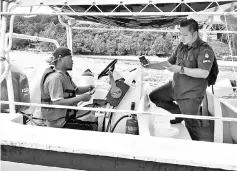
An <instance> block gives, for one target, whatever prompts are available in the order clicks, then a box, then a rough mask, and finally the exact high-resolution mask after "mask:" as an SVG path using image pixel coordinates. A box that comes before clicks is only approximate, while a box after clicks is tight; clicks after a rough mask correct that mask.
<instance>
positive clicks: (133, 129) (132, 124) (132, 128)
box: [126, 102, 139, 135]
mask: <svg viewBox="0 0 237 171" xmlns="http://www.w3.org/2000/svg"><path fill="white" fill-rule="evenodd" d="M134 109H135V102H132V104H131V110H134ZM126 134H134V135H139V129H138V121H137V115H136V114H131V116H130V118H129V119H127V122H126Z"/></svg>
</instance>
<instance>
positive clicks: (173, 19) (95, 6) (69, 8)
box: [15, 0, 236, 29]
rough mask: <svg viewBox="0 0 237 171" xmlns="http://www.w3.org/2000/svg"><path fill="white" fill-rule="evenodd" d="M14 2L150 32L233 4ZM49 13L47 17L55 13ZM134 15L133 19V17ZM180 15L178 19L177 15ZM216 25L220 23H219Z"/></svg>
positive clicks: (190, 0) (208, 0) (185, 0)
mask: <svg viewBox="0 0 237 171" xmlns="http://www.w3.org/2000/svg"><path fill="white" fill-rule="evenodd" d="M15 2H16V3H17V4H18V5H19V7H32V6H33V7H34V6H38V7H43V6H49V7H51V9H53V10H56V11H57V12H62V13H73V12H74V13H75V12H76V13H80V15H69V16H70V17H72V18H75V19H76V20H81V21H89V22H93V23H100V24H105V25H110V26H116V27H125V28H136V29H144V28H146V29H152V28H162V27H170V26H174V25H177V24H179V23H180V22H181V21H183V20H185V19H186V18H187V17H188V15H189V14H188V13H189V12H200V11H203V10H205V11H208V9H210V10H209V11H210V12H213V11H215V10H213V9H216V7H220V6H221V5H224V4H228V6H229V7H230V6H231V5H232V6H233V3H232V2H236V0H124V1H121V0H66V1H65V0H57V1H55V0H34V1H32V0H16V1H15ZM53 10H52V11H51V13H53V12H55V11H53ZM90 13H93V14H95V15H90ZM112 13H117V14H119V15H113V14H112ZM134 13H136V15H133V14H134ZM145 13H146V14H145ZM162 13H163V14H162ZM167 13H169V14H171V13H173V14H172V15H168V14H167ZM181 13H182V15H179V14H181ZM186 13H187V15H186ZM81 14H82V15H81ZM97 14H98V15H97ZM103 14H105V15H103ZM108 14H109V15H108ZM111 14H112V15H111ZM212 18H213V17H212ZM202 21H204V20H202ZM211 22H213V20H212V21H211ZM218 22H219V23H220V20H219V21H218ZM213 23H214V22H213Z"/></svg>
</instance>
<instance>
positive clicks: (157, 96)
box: [149, 81, 203, 140]
mask: <svg viewBox="0 0 237 171" xmlns="http://www.w3.org/2000/svg"><path fill="white" fill-rule="evenodd" d="M149 97H150V100H151V101H152V102H153V103H155V104H156V106H158V107H162V108H164V109H166V110H168V111H169V112H171V113H177V114H180V113H182V114H187V115H198V113H199V109H200V106H201V103H202V100H203V98H202V97H197V98H189V99H182V100H177V101H176V102H177V104H176V103H174V98H173V89H172V82H171V81H170V82H168V83H166V84H164V85H163V86H161V87H159V88H157V89H155V90H153V91H152V92H151V93H150V95H149ZM184 120H185V126H186V127H187V129H188V131H189V134H190V136H191V138H192V139H193V140H199V139H200V133H199V132H200V129H201V124H200V121H199V120H197V119H184Z"/></svg>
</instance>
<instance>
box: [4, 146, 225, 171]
mask: <svg viewBox="0 0 237 171" xmlns="http://www.w3.org/2000/svg"><path fill="white" fill-rule="evenodd" d="M1 160H3V161H11V162H17V163H27V164H33V165H34V164H35V165H43V166H51V167H60V168H70V169H78V170H88V171H89V170H93V171H100V170H101V171H112V170H113V171H168V170H169V171H217V170H218V171H221V169H210V168H203V167H192V166H183V165H175V164H166V163H157V162H149V161H140V160H131V159H123V158H117V157H105V156H98V155H87V154H73V153H63V152H55V151H49V150H48V151H46V150H37V149H30V148H22V147H16V146H8V145H2V146H1Z"/></svg>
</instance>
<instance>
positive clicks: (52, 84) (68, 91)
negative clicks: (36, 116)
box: [40, 47, 98, 130]
mask: <svg viewBox="0 0 237 171" xmlns="http://www.w3.org/2000/svg"><path fill="white" fill-rule="evenodd" d="M47 62H49V63H50V64H51V65H53V67H49V68H47V69H46V71H45V73H44V74H43V76H42V79H41V84H40V87H41V103H42V104H54V105H66V106H76V105H77V104H78V103H79V102H81V101H89V100H90V98H91V95H92V92H91V91H90V90H91V89H93V88H94V87H93V86H87V87H77V86H76V84H75V83H74V82H73V81H72V78H71V76H70V75H69V74H68V72H67V71H70V70H72V66H73V60H72V54H71V51H70V50H69V49H68V48H66V47H59V48H57V49H56V50H55V51H54V52H53V57H52V58H50V59H49V60H48V61H47ZM76 95H77V96H76ZM41 112H42V117H43V118H44V119H46V124H47V126H49V127H57V128H69V129H81V130H97V126H98V121H97V118H96V117H95V116H94V115H92V116H91V117H90V118H89V120H80V118H79V119H77V118H78V117H82V115H83V116H84V115H87V114H89V113H90V111H89V112H88V111H86V113H85V112H84V111H78V110H70V109H58V108H46V107H42V108H41Z"/></svg>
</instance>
